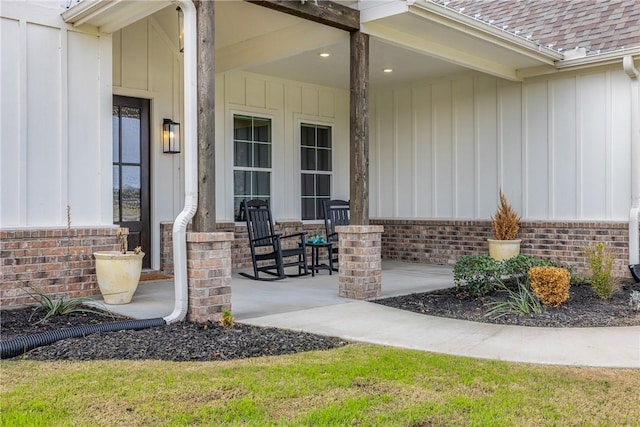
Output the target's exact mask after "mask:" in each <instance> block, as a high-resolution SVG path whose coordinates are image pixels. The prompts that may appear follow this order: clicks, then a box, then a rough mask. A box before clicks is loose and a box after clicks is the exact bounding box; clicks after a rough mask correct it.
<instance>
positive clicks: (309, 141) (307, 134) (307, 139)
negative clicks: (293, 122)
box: [300, 125, 316, 147]
mask: <svg viewBox="0 0 640 427" xmlns="http://www.w3.org/2000/svg"><path fill="white" fill-rule="evenodd" d="M300 144H301V145H308V146H310V147H314V146H315V145H316V130H315V128H314V127H312V126H305V125H302V127H301V128H300Z"/></svg>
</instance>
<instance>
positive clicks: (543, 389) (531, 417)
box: [0, 344, 640, 426]
mask: <svg viewBox="0 0 640 427" xmlns="http://www.w3.org/2000/svg"><path fill="white" fill-rule="evenodd" d="M1 369H2V372H1V381H2V399H0V425H3V426H20V425H28V426H38V425H42V426H58V425H64V426H67V425H69V426H72V425H73V426H75V425H79V426H80V425H86V426H94V425H101V426H102V425H113V426H116V425H117V426H139V425H148V426H181V425H190V426H192V425H193V426H197V425H260V426H263V425H292V426H299V425H317V426H327V425H338V426H342V425H367V426H370V425H385V426H386V425H401V426H433V425H435V426H437V425H446V426H450V425H454V426H458V425H464V426H467V425H477V426H491V425H495V426H511V425H518V426H520V425H527V426H540V425H562V426H567V425H606V426H622V425H640V421H638V420H640V404H639V403H638V402H640V400H638V399H639V396H640V370H624V369H592V368H566V367H552V366H533V365H524V364H516V363H505V362H496V361H486V360H477V359H470V358H463V357H453V356H445V355H438V354H432V353H424V352H418V351H410V350H402V349H395V348H386V347H378V346H372V345H361V344H357V345H349V346H347V347H344V348H340V349H336V350H331V351H325V352H312V353H302V354H296V355H291V356H282V357H269V358H258V359H247V360H240V361H233V362H182V363H176V362H160V361H141V362H131V361H98V362H33V361H28V360H17V361H13V360H12V361H3V362H2V368H1Z"/></svg>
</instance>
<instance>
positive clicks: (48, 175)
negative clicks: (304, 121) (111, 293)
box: [0, 2, 112, 228]
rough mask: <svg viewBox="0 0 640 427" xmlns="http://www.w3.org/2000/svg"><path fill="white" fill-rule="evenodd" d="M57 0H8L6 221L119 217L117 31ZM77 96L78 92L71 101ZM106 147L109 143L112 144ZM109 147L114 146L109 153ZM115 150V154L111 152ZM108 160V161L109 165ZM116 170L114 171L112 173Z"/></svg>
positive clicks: (2, 54) (0, 166)
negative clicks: (112, 115)
mask: <svg viewBox="0 0 640 427" xmlns="http://www.w3.org/2000/svg"><path fill="white" fill-rule="evenodd" d="M58 6H59V5H58V4H57V3H55V2H48V3H47V2H3V4H2V17H1V18H0V31H1V39H2V49H0V61H1V63H2V72H1V73H0V92H1V96H0V98H1V99H2V101H1V102H2V104H1V108H2V110H1V114H0V121H1V123H0V129H1V132H2V134H1V138H2V139H1V144H2V150H1V153H2V154H1V158H0V170H1V172H0V174H1V175H0V179H1V182H0V184H1V188H2V193H1V194H2V195H1V198H0V224H1V225H2V227H6V228H9V227H51V226H53V227H58V226H66V224H67V219H66V206H67V205H69V206H71V207H72V223H73V225H78V226H80V225H95V224H108V223H110V222H111V215H112V213H111V212H112V206H111V198H110V195H109V194H107V196H109V198H108V199H107V198H105V197H103V196H104V191H103V189H104V188H105V186H106V185H108V187H106V188H109V187H110V186H111V184H110V181H109V182H108V181H107V178H109V179H110V176H111V173H110V170H111V164H110V163H109V161H110V156H109V154H108V153H110V151H111V144H110V141H109V140H107V141H105V140H104V134H103V131H104V129H105V127H107V128H109V127H110V126H111V124H110V122H109V121H108V120H106V119H105V118H107V119H108V117H109V115H106V116H105V112H104V111H103V110H104V109H105V108H107V109H108V111H110V110H111V91H110V85H107V86H106V85H103V84H102V83H101V82H104V80H105V79H107V81H110V80H111V68H110V60H108V61H103V60H101V58H103V57H104V54H105V52H107V53H110V51H111V38H110V37H108V36H107V37H104V36H99V35H98V34H96V33H91V32H90V31H89V32H85V31H82V30H79V29H74V28H72V27H70V26H67V25H65V24H64V23H63V22H62V19H61V18H60V9H59V8H58ZM71 100H72V101H71ZM105 150H106V151H105ZM105 153H107V155H105ZM105 158H106V161H104V159H105ZM105 167H107V169H106V170H105ZM105 172H108V175H105Z"/></svg>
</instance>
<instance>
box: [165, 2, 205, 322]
mask: <svg viewBox="0 0 640 427" xmlns="http://www.w3.org/2000/svg"><path fill="white" fill-rule="evenodd" d="M175 3H176V4H177V5H178V6H180V8H181V9H182V12H183V13H184V58H183V59H184V192H185V200H184V208H183V209H182V212H180V214H179V215H178V217H177V218H176V220H175V222H174V223H173V263H174V264H173V265H174V272H173V277H174V281H175V284H174V287H175V304H174V308H173V312H172V313H171V314H169V315H168V316H166V317H164V321H165V322H167V323H174V322H179V321H181V320H184V318H185V317H186V315H187V309H188V306H189V291H188V287H187V241H186V240H187V238H186V237H187V236H186V233H187V225H188V224H189V222H190V221H191V219H192V218H193V216H194V215H195V213H196V209H197V208H198V115H197V105H196V104H197V99H198V94H197V87H198V81H197V64H196V58H197V56H196V55H197V52H196V48H197V47H196V46H197V43H196V7H195V6H194V4H193V2H192V1H191V0H176V1H175Z"/></svg>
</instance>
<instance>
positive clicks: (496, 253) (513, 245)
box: [487, 239, 522, 261]
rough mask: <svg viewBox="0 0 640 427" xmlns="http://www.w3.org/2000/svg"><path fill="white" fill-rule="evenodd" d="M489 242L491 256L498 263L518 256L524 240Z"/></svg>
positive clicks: (490, 240)
mask: <svg viewBox="0 0 640 427" xmlns="http://www.w3.org/2000/svg"><path fill="white" fill-rule="evenodd" d="M487 242H489V256H490V257H491V258H493V259H495V260H496V261H501V260H503V259H509V258H513V257H514V256H517V255H518V254H519V253H520V242H522V240H521V239H516V240H493V239H487Z"/></svg>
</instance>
